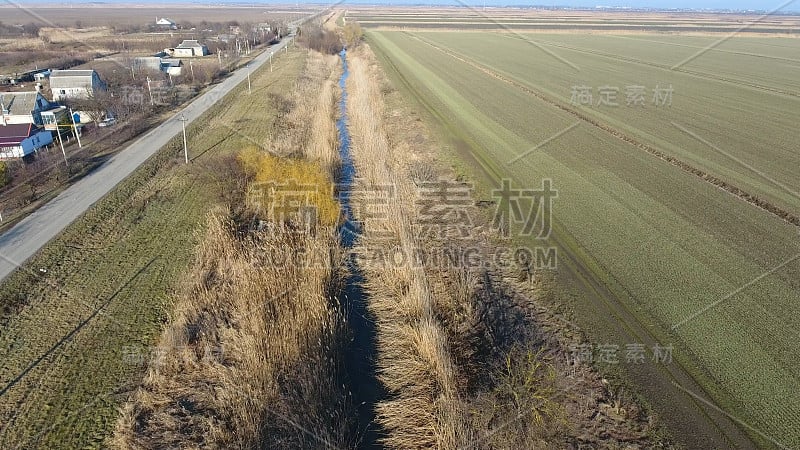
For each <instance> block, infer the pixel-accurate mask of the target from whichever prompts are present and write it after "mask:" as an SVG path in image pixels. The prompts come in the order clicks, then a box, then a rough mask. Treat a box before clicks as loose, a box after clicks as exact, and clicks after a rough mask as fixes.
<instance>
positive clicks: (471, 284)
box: [348, 48, 666, 449]
mask: <svg viewBox="0 0 800 450" xmlns="http://www.w3.org/2000/svg"><path fill="white" fill-rule="evenodd" d="M349 64H350V78H349V79H348V99H349V104H348V113H349V121H350V122H349V127H350V130H351V136H352V145H353V155H354V159H355V162H356V167H357V173H358V176H359V178H358V183H359V184H360V189H358V190H357V192H376V190H377V191H380V187H382V186H386V185H391V186H393V187H394V195H393V196H388V198H386V199H385V202H383V203H382V204H381V205H380V206H379V207H377V208H376V206H375V204H376V202H375V199H370V198H367V197H365V196H363V195H362V196H354V200H355V202H356V211H359V210H362V211H364V210H368V211H370V212H371V214H372V215H373V216H378V217H381V218H383V219H384V220H381V221H375V220H369V219H365V218H362V219H365V226H364V235H363V237H362V239H361V240H360V242H359V247H358V249H357V251H358V254H359V264H360V267H361V269H362V270H363V272H364V275H365V279H366V282H365V284H366V290H367V292H368V294H369V297H370V299H369V305H370V312H371V313H372V314H373V316H374V319H375V321H376V324H377V340H378V342H377V347H378V361H377V365H378V370H379V373H378V375H379V378H380V381H381V382H382V383H383V384H384V386H385V387H386V389H387V391H388V396H387V398H386V399H385V400H384V401H382V402H380V404H379V405H377V408H376V409H377V420H378V422H379V423H380V425H381V426H382V427H383V428H384V429H385V432H386V435H385V437H384V439H383V443H384V444H385V445H386V446H387V447H389V448H441V449H455V448H580V447H582V446H587V445H588V446H591V447H592V448H621V447H626V448H654V447H662V446H664V445H666V444H664V443H663V442H662V441H661V440H659V439H658V438H656V437H654V436H655V434H656V431H657V428H656V426H655V425H654V423H653V418H652V417H650V416H649V415H648V414H647V413H646V412H645V411H644V410H643V409H642V408H640V407H639V406H637V405H636V404H635V403H634V402H632V401H630V399H629V398H625V397H624V395H622V393H621V392H619V391H616V392H615V391H614V390H613V389H612V388H610V386H609V384H608V383H607V382H606V381H605V380H603V379H602V377H601V376H600V375H599V374H598V373H597V372H595V371H594V370H593V369H592V368H591V367H588V366H586V365H584V364H580V363H576V362H569V361H568V358H567V357H566V353H567V348H568V346H569V345H570V344H576V343H580V342H581V340H582V338H581V336H580V333H579V331H578V330H576V329H575V328H574V326H572V325H571V324H569V323H567V322H566V321H565V320H564V319H563V318H560V317H559V316H558V315H555V314H553V313H551V312H550V311H548V310H547V309H546V308H545V307H543V306H542V305H541V304H540V303H539V302H537V301H536V300H535V299H536V297H538V296H543V295H546V294H545V288H544V287H543V282H542V281H541V279H540V278H542V279H543V278H545V277H536V278H534V279H532V278H531V277H530V275H531V274H530V269H529V268H528V267H526V266H525V265H524V264H516V263H515V262H514V261H506V263H507V264H504V265H502V266H480V267H477V266H472V265H463V264H459V263H458V262H457V260H458V258H459V257H460V256H463V255H464V253H466V252H467V251H468V250H467V249H474V248H478V249H480V252H481V253H480V255H481V256H480V257H481V258H486V259H488V255H490V254H496V253H495V252H493V250H496V247H495V246H496V245H498V244H499V242H498V241H497V237H496V234H495V233H494V232H493V231H491V230H489V229H487V228H484V227H482V226H480V225H479V226H476V227H474V228H472V229H471V230H470V231H471V232H470V236H468V237H466V238H464V239H462V240H459V241H455V240H452V239H441V238H439V237H437V236H431V235H430V234H427V235H426V234H420V233H416V232H415V231H416V230H418V228H417V225H418V224H419V222H420V219H421V212H420V209H419V204H418V203H415V199H416V198H418V197H417V195H418V193H417V191H416V190H415V189H416V188H417V185H419V184H421V183H423V182H429V181H435V180H437V179H439V180H445V181H448V182H451V183H454V182H455V177H453V176H452V174H450V173H449V171H447V170H443V169H441V168H437V166H436V164H435V161H434V158H435V156H434V155H435V154H434V153H433V152H431V150H432V149H431V148H430V147H427V146H428V145H431V144H430V142H429V141H427V139H426V138H425V134H426V132H425V131H424V129H423V127H422V126H421V125H420V123H419V122H416V121H415V119H414V117H413V113H411V112H410V111H409V109H408V108H406V107H405V106H402V104H401V106H399V107H398V108H397V109H394V110H389V111H386V110H385V106H384V103H383V102H384V98H385V99H387V100H392V101H393V102H397V95H399V94H398V93H397V92H396V91H394V90H393V88H392V87H391V85H390V84H389V83H388V81H387V80H385V79H384V78H382V75H381V74H380V73H379V69H378V68H377V66H376V64H375V61H374V59H373V56H372V54H371V53H370V51H369V49H368V48H366V49H364V50H360V51H358V52H350V55H349ZM401 103H402V102H401ZM368 201H371V204H370V205H368V204H367V202H368ZM471 208H472V209H473V210H472V213H473V214H472V215H473V217H475V216H480V214H479V213H476V211H475V210H474V209H475V208H474V207H471ZM376 209H379V211H376ZM442 225H443V226H444V227H445V231H444V233H443V235H445V236H448V235H449V236H452V233H449V232H448V231H447V230H446V228H447V227H448V226H452V227H457V226H458V224H450V225H448V224H442ZM505 244H508V243H505ZM379 249H384V250H385V249H394V250H393V253H396V254H403V255H412V254H419V252H420V250H421V249H425V250H427V251H428V253H429V254H432V253H439V254H445V255H450V256H452V257H451V258H450V259H449V260H447V261H444V264H442V262H443V261H441V260H439V261H438V262H437V263H436V264H434V263H433V261H434V260H429V262H427V263H424V264H421V265H420V264H414V263H412V260H410V259H408V258H406V259H404V260H395V262H394V263H387V261H386V259H383V258H381V257H378V256H377V255H379V254H381V253H380V252H379V251H377V250H379ZM398 261H402V262H399V263H398Z"/></svg>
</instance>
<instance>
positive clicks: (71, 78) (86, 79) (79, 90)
mask: <svg viewBox="0 0 800 450" xmlns="http://www.w3.org/2000/svg"><path fill="white" fill-rule="evenodd" d="M50 90H51V91H52V92H53V100H54V101H57V102H60V101H64V100H66V99H88V98H90V97H92V96H94V95H95V94H97V92H98V91H105V90H106V84H105V82H103V80H101V79H100V76H99V75H98V74H97V72H95V71H94V70H53V71H52V72H51V73H50Z"/></svg>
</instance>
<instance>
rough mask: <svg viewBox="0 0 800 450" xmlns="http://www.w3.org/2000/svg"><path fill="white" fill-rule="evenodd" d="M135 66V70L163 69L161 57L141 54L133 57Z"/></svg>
mask: <svg viewBox="0 0 800 450" xmlns="http://www.w3.org/2000/svg"><path fill="white" fill-rule="evenodd" d="M132 65H133V68H134V69H135V70H152V71H153V72H155V71H158V70H161V58H159V57H158V56H139V57H137V58H133V63H132Z"/></svg>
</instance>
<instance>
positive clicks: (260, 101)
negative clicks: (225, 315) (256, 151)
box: [0, 51, 305, 448]
mask: <svg viewBox="0 0 800 450" xmlns="http://www.w3.org/2000/svg"><path fill="white" fill-rule="evenodd" d="M279 57H280V58H281V59H283V60H284V63H283V64H280V65H278V67H276V69H275V71H274V72H273V73H270V72H269V71H268V70H267V71H265V70H263V69H262V70H260V71H259V72H257V73H256V74H254V75H255V76H254V77H253V94H252V95H247V87H246V86H239V87H237V88H236V89H234V90H233V91H232V92H231V93H230V94H229V95H228V96H226V97H225V98H224V99H223V100H221V101H220V102H219V103H218V104H217V105H216V106H215V107H213V108H212V109H211V110H209V111H208V112H207V113H206V114H205V115H204V117H202V118H201V119H200V120H198V121H197V122H195V124H194V125H192V126H191V127H190V128H189V129H188V130H187V134H188V136H189V137H190V142H189V146H190V149H191V152H190V157H192V159H193V164H191V165H189V166H183V165H181V164H179V162H180V160H181V158H179V157H178V156H179V152H178V151H179V149H180V147H181V145H180V142H179V139H175V140H174V141H173V142H172V143H171V144H170V145H168V146H166V147H165V148H164V149H162V150H161V151H160V152H159V153H157V154H156V155H155V156H154V157H153V158H151V159H150V160H148V161H147V162H146V163H145V164H143V165H142V167H140V168H139V169H137V171H136V172H134V174H133V175H131V177H129V178H128V179H126V180H125V181H123V182H122V183H121V184H120V185H119V186H118V187H117V188H116V189H115V190H114V191H113V192H112V193H110V194H109V195H108V196H106V197H105V198H104V199H103V200H101V201H100V202H99V203H98V204H97V205H95V206H94V207H93V208H92V209H91V210H90V211H88V212H87V213H86V214H85V215H84V216H82V217H81V218H80V219H78V220H77V221H76V222H75V223H73V224H72V225H70V227H68V228H67V229H66V230H65V232H64V233H63V234H62V235H61V236H60V237H58V238H57V239H55V240H54V241H52V242H51V243H49V244H48V245H47V246H45V248H43V249H42V251H40V252H39V253H38V254H37V255H36V256H34V258H32V259H31V260H30V261H29V262H28V263H27V264H25V266H24V267H23V268H22V269H20V270H19V271H17V272H16V273H15V274H14V275H12V276H11V277H9V279H8V280H7V281H6V282H4V283H3V285H2V286H0V299H1V300H0V304H1V305H2V307H3V313H2V328H1V329H0V343H2V350H0V352H2V353H1V354H0V361H2V364H1V365H0V379H1V380H2V387H0V390H1V391H0V392H1V393H0V418H2V420H0V423H2V426H0V441H2V442H3V443H4V447H6V448H32V447H43V448H83V447H100V446H101V445H102V443H103V440H104V439H105V437H106V436H107V435H108V433H109V432H110V430H111V428H112V427H113V425H114V422H115V420H116V417H117V408H118V407H119V405H120V404H121V401H122V400H124V399H125V398H126V397H127V395H128V393H129V391H130V390H131V389H132V388H133V386H134V380H138V379H140V377H141V374H142V373H143V370H144V368H145V365H146V363H147V361H148V360H149V359H151V358H152V357H153V348H152V345H153V340H154V338H155V336H156V335H157V333H158V332H159V330H160V328H161V326H162V324H163V322H164V321H165V320H166V316H167V314H166V311H168V310H170V309H171V306H172V305H171V300H170V293H171V292H172V290H173V289H174V287H175V283H176V280H178V279H179V278H180V277H181V275H182V274H183V273H184V272H185V271H186V268H187V266H188V264H189V261H190V259H191V249H192V248H193V246H194V245H193V244H195V243H196V242H197V234H196V233H197V232H198V230H201V229H202V228H204V226H205V220H204V217H205V214H206V212H207V211H208V210H209V209H211V208H212V207H214V205H218V204H224V202H225V201H226V200H228V199H230V198H231V196H232V195H233V193H234V192H235V191H236V189H237V187H236V186H235V181H236V180H234V179H232V178H230V177H229V176H228V173H227V172H226V169H225V168H226V166H227V167H230V166H231V165H232V164H235V161H234V160H232V154H233V152H234V151H235V150H238V149H241V148H243V147H244V146H246V145H252V142H251V141H252V140H258V141H263V142H266V139H267V138H268V137H267V136H265V135H264V130H266V129H268V128H269V127H268V125H269V124H270V123H272V122H273V120H274V118H275V117H276V116H277V115H278V114H279V112H278V111H277V110H276V108H275V102H274V101H273V96H274V95H280V93H282V92H285V91H287V90H289V89H290V88H291V86H292V85H293V84H294V81H295V78H296V77H297V75H298V73H299V72H300V69H301V68H302V66H303V61H304V59H305V53H304V52H300V51H295V52H289V53H288V54H284V53H281V55H280V56H279ZM271 95H273V96H271ZM254 111H257V113H255V114H254ZM254 116H255V117H257V119H258V120H256V119H254Z"/></svg>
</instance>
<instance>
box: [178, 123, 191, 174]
mask: <svg viewBox="0 0 800 450" xmlns="http://www.w3.org/2000/svg"><path fill="white" fill-rule="evenodd" d="M178 120H180V121H181V126H182V127H183V159H184V160H186V164H189V146H188V145H187V144H186V121H187V120H189V119H187V118H186V116H184V115H183V114H181V118H180V119H178Z"/></svg>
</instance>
